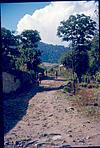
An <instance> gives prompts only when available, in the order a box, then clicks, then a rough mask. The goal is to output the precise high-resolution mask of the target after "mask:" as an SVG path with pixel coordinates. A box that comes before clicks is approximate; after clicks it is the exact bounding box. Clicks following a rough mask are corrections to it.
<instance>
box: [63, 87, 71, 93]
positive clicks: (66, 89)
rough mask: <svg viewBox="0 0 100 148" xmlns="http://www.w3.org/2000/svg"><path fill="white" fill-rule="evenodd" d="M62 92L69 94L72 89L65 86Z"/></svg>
mask: <svg viewBox="0 0 100 148" xmlns="http://www.w3.org/2000/svg"><path fill="white" fill-rule="evenodd" d="M63 91H64V92H65V93H66V92H68V93H71V92H72V91H73V89H72V88H71V87H68V86H66V87H64V89H63Z"/></svg>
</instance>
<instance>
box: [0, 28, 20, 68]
mask: <svg viewBox="0 0 100 148" xmlns="http://www.w3.org/2000/svg"><path fill="white" fill-rule="evenodd" d="M1 43H2V44H1V45H2V69H3V71H8V70H10V69H15V61H16V58H17V57H18V56H19V51H18V49H17V47H16V37H15V36H14V35H13V33H12V32H11V31H10V30H7V29H5V28H1Z"/></svg>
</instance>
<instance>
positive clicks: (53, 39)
mask: <svg viewBox="0 0 100 148" xmlns="http://www.w3.org/2000/svg"><path fill="white" fill-rule="evenodd" d="M95 9H96V5H95V3H94V1H89V2H86V1H65V2H62V1H60V2H51V3H50V4H49V5H47V6H45V7H44V8H42V9H37V10H36V11H34V12H33V14H32V15H29V14H25V15H24V16H23V17H22V18H21V19H20V20H19V22H18V24H17V31H18V33H21V32H22V31H23V30H26V29H32V30H37V31H39V33H40V36H41V41H42V42H44V43H48V44H54V45H64V46H68V43H66V42H62V41H61V38H58V37H57V35H56V34H57V27H58V26H59V25H60V22H61V21H62V20H66V19H68V18H69V16H70V15H75V14H82V13H83V14H85V15H89V16H91V18H92V19H94V20H95V19H96V15H95V13H94V11H95Z"/></svg>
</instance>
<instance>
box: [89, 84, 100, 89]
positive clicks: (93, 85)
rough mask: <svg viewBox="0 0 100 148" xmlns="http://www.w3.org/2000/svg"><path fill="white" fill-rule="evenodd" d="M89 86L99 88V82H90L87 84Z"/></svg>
mask: <svg viewBox="0 0 100 148" xmlns="http://www.w3.org/2000/svg"><path fill="white" fill-rule="evenodd" d="M87 87H88V88H98V87H99V85H98V84H97V83H90V84H88V85H87Z"/></svg>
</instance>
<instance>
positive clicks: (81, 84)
mask: <svg viewBox="0 0 100 148" xmlns="http://www.w3.org/2000/svg"><path fill="white" fill-rule="evenodd" d="M87 85H88V84H87V83H86V82H82V83H80V86H81V87H87Z"/></svg>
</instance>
